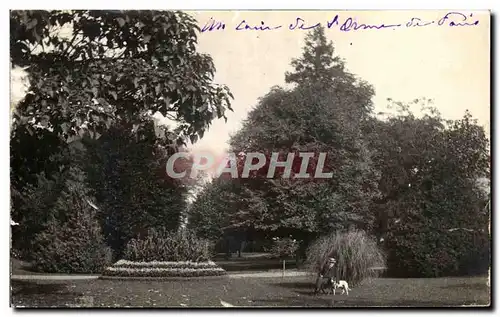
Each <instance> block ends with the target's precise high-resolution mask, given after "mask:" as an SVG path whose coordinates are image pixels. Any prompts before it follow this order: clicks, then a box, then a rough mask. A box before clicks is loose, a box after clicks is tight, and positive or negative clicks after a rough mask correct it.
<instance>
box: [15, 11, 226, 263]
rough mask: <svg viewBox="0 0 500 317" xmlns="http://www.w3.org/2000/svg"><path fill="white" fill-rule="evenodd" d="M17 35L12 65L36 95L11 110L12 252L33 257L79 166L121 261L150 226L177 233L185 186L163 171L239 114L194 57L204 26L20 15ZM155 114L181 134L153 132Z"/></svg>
mask: <svg viewBox="0 0 500 317" xmlns="http://www.w3.org/2000/svg"><path fill="white" fill-rule="evenodd" d="M10 26H11V32H10V49H11V50H10V51H11V55H10V57H11V63H12V65H13V67H17V66H20V67H22V68H23V69H25V71H26V72H27V77H28V81H29V86H30V87H29V91H28V93H27V95H26V96H25V97H24V99H22V100H21V101H20V103H19V105H17V107H16V108H15V109H14V110H13V112H14V113H13V125H12V134H11V167H12V169H11V184H12V189H13V190H12V201H13V208H12V209H13V218H14V219H15V220H16V221H20V222H21V229H20V230H17V231H18V232H19V234H17V233H16V236H15V237H14V240H15V241H14V243H15V244H17V245H23V248H24V249H26V250H28V251H29V250H30V245H31V244H30V241H32V239H31V237H32V236H33V235H34V234H37V233H39V231H40V226H41V225H44V224H45V222H46V221H47V219H49V218H50V217H53V215H52V214H51V213H52V211H51V210H52V209H51V204H53V203H52V202H53V201H56V199H57V197H58V195H59V193H60V191H61V189H60V184H61V179H64V178H65V176H64V175H65V173H66V170H67V168H68V166H71V165H79V166H80V167H81V168H82V169H84V170H85V172H86V173H87V174H88V176H89V177H88V180H89V185H90V187H91V188H90V189H91V190H92V193H93V195H95V197H96V204H97V205H98V206H99V212H98V214H97V217H98V219H99V222H100V224H101V225H102V226H103V230H104V235H105V236H106V241H107V242H108V243H109V244H110V245H111V246H112V248H113V250H114V251H116V252H115V256H116V255H117V256H119V255H120V253H121V251H122V250H123V247H124V244H125V243H126V242H127V241H128V240H129V239H130V238H132V237H133V236H135V235H137V234H138V233H140V232H141V231H144V230H145V223H151V224H152V225H153V226H156V227H158V226H160V225H161V226H166V227H167V228H168V229H172V228H176V227H177V226H178V224H179V218H180V212H181V210H183V209H184V208H185V205H184V201H183V200H184V197H185V192H186V189H185V185H186V184H179V183H176V182H173V181H172V179H168V178H166V177H165V162H166V159H167V158H168V157H169V156H170V155H172V154H173V153H175V151H178V150H179V146H180V145H181V144H183V143H185V141H186V138H188V137H189V138H190V140H191V142H195V141H196V140H197V139H198V138H199V137H202V136H203V133H204V131H205V130H206V129H207V128H208V126H209V124H210V123H211V121H212V120H213V119H214V118H222V117H224V118H225V111H226V110H230V109H231V107H230V99H231V98H232V95H231V93H230V92H229V90H228V88H227V87H226V86H224V85H217V84H215V83H214V82H213V78H214V73H215V66H214V64H213V62H212V59H211V57H210V56H208V55H205V54H200V53H198V52H196V43H197V32H199V29H198V27H197V23H196V21H195V20H194V19H193V18H192V17H191V16H189V15H188V14H186V13H182V12H172V11H92V10H71V11H58V10H55V11H11V14H10ZM156 112H159V113H161V114H162V115H163V116H164V117H167V118H168V119H170V120H173V121H175V122H176V123H178V127H177V128H176V129H169V128H167V127H163V126H160V125H155V124H153V120H152V118H151V115H152V114H155V113H156ZM75 147H76V148H78V149H79V150H78V151H80V152H81V153H76V154H75V153H74V150H73V148H75ZM152 153H154V154H152ZM70 212H71V210H66V213H70ZM61 214H63V213H62V212H61ZM38 219H40V220H39V221H38V223H37V220H38ZM56 220H57V221H59V220H60V219H57V217H56ZM20 237H23V238H25V239H24V240H22V241H20ZM27 253H28V254H29V252H27Z"/></svg>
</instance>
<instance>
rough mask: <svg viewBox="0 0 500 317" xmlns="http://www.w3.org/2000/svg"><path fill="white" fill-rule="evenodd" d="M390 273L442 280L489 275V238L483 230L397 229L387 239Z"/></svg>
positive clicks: (392, 274) (397, 275) (396, 275)
mask: <svg viewBox="0 0 500 317" xmlns="http://www.w3.org/2000/svg"><path fill="white" fill-rule="evenodd" d="M386 246H387V250H388V274H389V275H390V276H394V277H439V276H463V275H476V274H486V273H487V272H488V268H489V266H490V241H489V236H488V234H487V233H485V232H481V231H467V230H455V231H451V232H450V231H448V230H433V229H431V228H427V229H425V228H419V229H418V231H417V230H416V229H415V230H411V229H407V230H405V231H404V232H403V231H402V230H397V231H395V232H392V233H390V234H389V235H388V236H387V238H386Z"/></svg>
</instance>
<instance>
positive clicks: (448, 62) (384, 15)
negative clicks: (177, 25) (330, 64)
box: [12, 10, 490, 155]
mask: <svg viewBox="0 0 500 317" xmlns="http://www.w3.org/2000/svg"><path fill="white" fill-rule="evenodd" d="M191 13H192V14H193V15H194V16H195V17H196V18H197V20H198V21H199V24H200V27H203V25H205V23H206V22H207V21H209V19H210V18H211V17H212V18H213V19H215V20H217V21H223V22H224V23H225V24H226V28H225V29H224V30H214V31H211V32H204V33H201V34H199V37H198V40H199V47H198V50H199V51H200V52H203V53H208V54H210V55H211V56H212V58H213V60H214V63H215V66H216V68H217V72H216V76H215V81H216V83H220V84H226V85H228V86H229V88H230V89H231V91H232V93H233V95H234V97H235V99H234V100H233V103H232V107H233V109H234V112H228V113H227V117H228V121H227V123H225V122H224V120H222V119H221V120H217V121H214V123H213V124H212V126H211V127H210V130H209V131H208V132H206V133H205V136H204V138H203V139H202V140H201V141H198V143H196V144H195V146H194V149H199V150H209V151H211V152H212V153H213V152H215V153H214V154H218V155H221V154H222V153H223V152H224V150H225V149H226V148H227V141H228V139H229V135H230V134H232V133H234V132H235V131H236V130H237V129H238V128H239V127H240V123H241V121H242V120H243V119H244V118H245V117H246V115H247V113H248V111H249V110H250V109H252V108H253V107H254V106H255V105H256V104H257V99H258V98H259V97H262V96H264V95H265V94H266V93H267V92H268V91H269V89H270V88H271V87H272V86H274V85H281V86H283V85H284V74H285V71H287V70H291V67H290V62H291V60H292V58H296V57H299V56H300V55H301V53H302V47H303V40H304V35H305V33H306V32H307V31H304V30H299V29H295V30H290V29H289V28H288V26H289V25H290V24H291V23H294V22H295V20H296V18H297V17H300V18H302V19H303V20H305V21H306V22H305V24H306V25H314V24H316V23H318V22H321V23H322V24H323V25H326V22H327V21H330V20H332V19H333V18H334V17H335V15H336V14H339V21H341V22H340V24H342V23H343V22H344V21H345V20H346V19H347V18H348V17H351V18H352V19H353V20H355V21H357V22H358V24H361V23H365V24H373V25H380V24H382V23H384V24H386V25H389V24H400V23H401V24H402V27H398V28H396V29H392V28H388V29H381V30H376V29H371V30H362V29H360V30H357V31H354V30H352V31H349V32H343V31H341V30H339V26H336V27H332V28H331V29H326V35H327V37H328V39H329V40H332V41H333V43H334V46H335V49H336V54H337V55H339V56H340V57H342V58H343V59H344V60H345V61H346V66H347V68H348V69H349V71H350V72H352V73H354V74H356V75H358V76H359V77H361V78H362V79H364V80H366V81H368V82H369V83H370V84H372V85H373V86H374V88H375V93H376V96H375V98H374V102H375V106H376V108H375V112H378V111H384V110H386V109H385V106H386V105H387V102H386V99H387V98H392V99H394V100H400V101H411V100H413V99H415V98H419V97H426V98H431V99H434V105H435V106H436V107H437V108H438V110H439V111H440V112H441V114H442V115H443V117H445V118H448V119H458V118H460V117H462V116H463V114H464V112H465V110H466V109H468V110H469V111H470V112H471V113H472V115H473V116H474V117H475V118H477V119H478V120H479V123H480V124H482V125H484V126H485V128H486V129H487V133H489V122H490V19H489V12H470V11H469V12H462V13H464V14H467V15H470V14H471V13H473V17H472V18H470V17H469V18H468V20H467V21H472V22H473V21H475V20H479V24H478V25H476V26H463V27H458V26H456V27H450V26H448V22H446V23H445V24H444V25H442V26H438V25H436V23H437V21H438V20H439V19H441V18H442V17H443V16H444V15H446V13H447V12H446V11H430V10H429V11H219V12H210V11H203V12H191ZM413 17H418V18H420V19H421V21H422V23H423V22H430V21H436V23H434V24H430V25H428V26H425V27H413V28H411V27H410V28H408V27H405V25H406V23H407V22H408V21H410V20H411V18H413ZM451 18H452V17H451V16H450V20H448V21H452V20H451ZM242 20H245V21H246V22H247V23H248V24H250V25H258V26H260V25H261V21H264V22H265V25H266V26H279V25H282V27H281V28H279V29H276V30H272V31H269V30H268V31H256V30H242V31H236V30H235V28H236V27H237V26H238V24H240V22H241V21H242ZM453 21H456V22H460V19H459V17H458V18H455V19H453ZM12 74H13V77H17V76H19V72H13V73H12ZM12 94H13V96H12V97H13V99H14V100H18V99H19V98H21V97H22V95H23V92H22V88H21V85H20V84H19V80H17V79H14V81H13V83H12ZM488 135H489V134H488Z"/></svg>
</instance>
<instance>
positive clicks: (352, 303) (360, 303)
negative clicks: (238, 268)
mask: <svg viewBox="0 0 500 317" xmlns="http://www.w3.org/2000/svg"><path fill="white" fill-rule="evenodd" d="M253 301H254V303H255V304H257V305H259V306H268V305H269V306H279V307H331V308H348V307H350V308H358V307H394V308H401V307H457V306H461V305H464V303H458V302H457V303H455V304H443V303H442V302H440V301H419V300H394V301H384V303H381V302H379V301H376V300H370V299H363V298H352V299H350V298H341V299H339V298H328V297H320V296H317V297H316V296H300V297H299V296H297V297H293V296H287V297H283V298H274V299H254V300H253Z"/></svg>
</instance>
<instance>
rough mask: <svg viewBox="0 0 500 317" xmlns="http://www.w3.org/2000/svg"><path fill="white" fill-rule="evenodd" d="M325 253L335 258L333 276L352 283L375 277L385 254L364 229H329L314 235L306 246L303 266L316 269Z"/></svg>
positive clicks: (325, 257)
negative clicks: (315, 238)
mask: <svg viewBox="0 0 500 317" xmlns="http://www.w3.org/2000/svg"><path fill="white" fill-rule="evenodd" d="M329 257H334V258H335V259H337V264H336V265H337V277H338V279H341V280H346V281H347V282H348V283H349V284H352V285H356V284H359V283H360V282H362V281H363V280H365V279H368V278H373V277H377V276H378V275H379V273H380V271H379V270H374V269H373V268H374V267H385V255H384V253H383V251H382V250H381V249H380V247H379V246H378V245H377V243H376V241H375V239H372V238H371V237H369V236H368V235H367V234H366V233H365V232H364V231H349V232H333V233H331V234H329V235H325V236H322V237H320V238H319V239H317V240H316V241H315V242H313V243H312V244H311V246H310V247H309V248H308V250H307V261H306V267H307V268H308V270H309V271H310V272H312V273H317V272H319V271H320V270H321V267H322V266H323V265H324V264H325V263H326V261H327V260H328V258H329Z"/></svg>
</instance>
